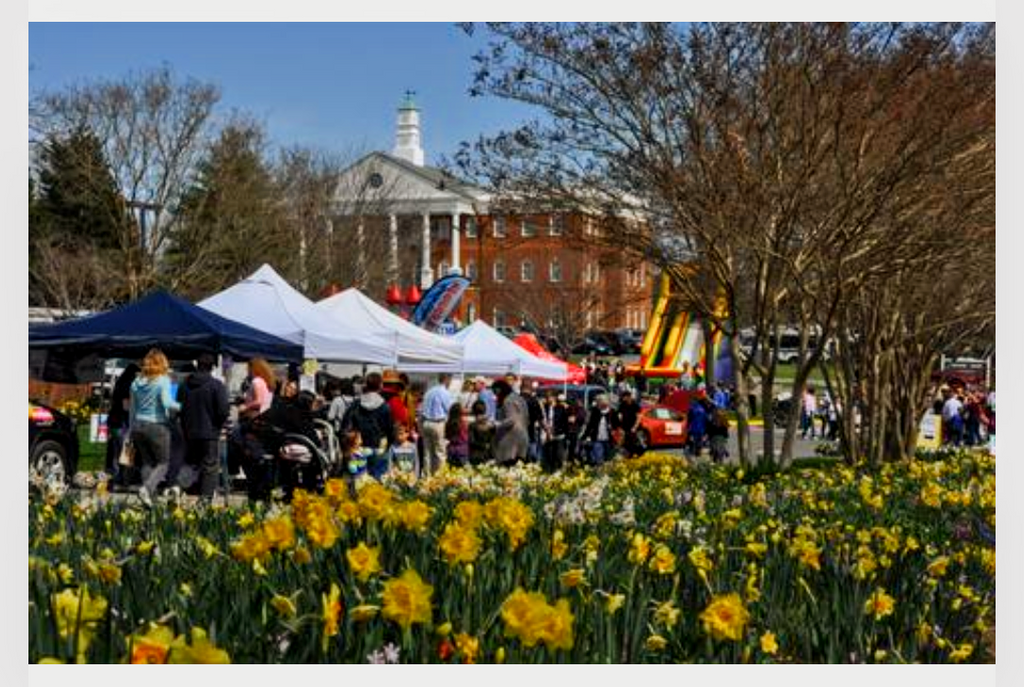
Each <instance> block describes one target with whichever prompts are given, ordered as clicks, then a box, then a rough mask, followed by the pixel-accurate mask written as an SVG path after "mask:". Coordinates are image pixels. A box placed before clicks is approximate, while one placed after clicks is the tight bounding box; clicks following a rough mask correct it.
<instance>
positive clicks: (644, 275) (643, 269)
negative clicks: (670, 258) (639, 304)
mask: <svg viewBox="0 0 1024 687" xmlns="http://www.w3.org/2000/svg"><path fill="white" fill-rule="evenodd" d="M645 286H647V265H646V264H644V263H640V288H643V287H645Z"/></svg>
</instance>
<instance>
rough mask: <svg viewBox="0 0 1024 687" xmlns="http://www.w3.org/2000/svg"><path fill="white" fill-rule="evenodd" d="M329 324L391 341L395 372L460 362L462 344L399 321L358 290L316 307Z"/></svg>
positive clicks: (345, 291)
mask: <svg viewBox="0 0 1024 687" xmlns="http://www.w3.org/2000/svg"><path fill="white" fill-rule="evenodd" d="M316 308H317V310H318V311H319V312H320V313H321V314H323V315H325V316H327V317H328V318H330V319H331V320H332V321H334V322H336V323H338V324H339V325H342V326H344V327H346V328H347V329H350V330H352V331H356V332H360V334H362V335H366V336H372V337H373V338H374V339H384V340H388V341H390V342H392V345H393V346H394V348H395V350H394V352H395V354H396V361H395V362H394V363H393V364H394V365H395V366H396V367H397V368H398V369H399V370H407V369H410V366H416V365H447V364H454V363H457V362H459V361H461V360H462V357H463V352H464V351H463V346H462V343H461V342H459V341H456V340H454V339H452V338H449V337H444V336H439V335H437V334H433V333H431V332H428V331H427V330H426V329H422V328H421V327H417V326H416V325H414V324H412V323H411V322H407V321H406V320H403V319H402V318H401V317H399V316H398V315H396V314H394V313H393V312H391V311H389V310H388V309H387V308H384V307H383V306H381V305H378V304H377V303H376V302H375V301H373V300H372V299H370V298H368V297H367V296H366V295H364V294H363V293H362V292H360V291H359V290H358V289H355V288H350V289H345V290H344V291H342V292H341V293H337V294H335V295H333V296H330V297H329V298H325V299H323V300H322V301H319V302H318V303H317V304H316Z"/></svg>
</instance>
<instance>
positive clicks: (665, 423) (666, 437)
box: [636, 405, 687, 451]
mask: <svg viewBox="0 0 1024 687" xmlns="http://www.w3.org/2000/svg"><path fill="white" fill-rule="evenodd" d="M686 430H687V427H686V416H685V415H683V414H682V413H681V412H679V411H678V410H676V409H675V408H669V407H668V406H661V405H656V406H647V407H646V408H644V409H643V410H641V411H640V429H639V430H637V433H636V440H637V444H638V445H639V448H640V449H641V450H642V451H646V450H648V449H651V448H655V447H660V446H682V445H683V444H685V443H686Z"/></svg>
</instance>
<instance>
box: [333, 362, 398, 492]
mask: <svg viewBox="0 0 1024 687" xmlns="http://www.w3.org/2000/svg"><path fill="white" fill-rule="evenodd" d="M382 382H383V378H382V377H381V375H380V373H379V372H371V373H370V374H368V375H366V382H365V384H364V385H363V393H362V395H361V396H360V397H359V401H358V402H357V403H353V404H352V406H351V407H350V408H349V409H348V411H347V412H346V413H345V419H344V420H342V423H341V425H342V428H343V431H344V432H347V431H349V430H353V429H354V430H357V431H358V432H359V434H360V437H361V438H362V443H363V455H365V456H366V471H367V472H368V473H369V474H370V476H371V477H373V478H374V479H378V480H379V479H380V478H381V477H383V476H384V473H385V472H387V471H388V468H389V467H390V466H391V447H392V446H394V444H395V423H394V422H393V421H392V419H391V410H390V409H389V408H388V404H387V403H386V402H385V401H384V397H383V396H381V388H382V386H383V384H382Z"/></svg>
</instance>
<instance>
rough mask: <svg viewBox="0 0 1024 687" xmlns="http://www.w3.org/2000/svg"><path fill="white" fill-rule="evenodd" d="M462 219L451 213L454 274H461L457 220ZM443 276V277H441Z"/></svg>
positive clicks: (460, 231)
mask: <svg viewBox="0 0 1024 687" xmlns="http://www.w3.org/2000/svg"><path fill="white" fill-rule="evenodd" d="M461 219H462V215H461V214H459V213H457V212H453V213H452V267H451V269H452V270H457V271H456V272H455V274H462V260H461V256H460V255H459V252H460V249H461V246H460V245H459V244H460V241H461V236H462V228H461V227H460V226H459V225H460V222H459V220H461ZM442 276H443V275H442Z"/></svg>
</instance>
